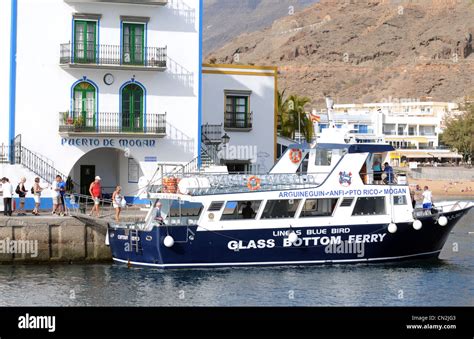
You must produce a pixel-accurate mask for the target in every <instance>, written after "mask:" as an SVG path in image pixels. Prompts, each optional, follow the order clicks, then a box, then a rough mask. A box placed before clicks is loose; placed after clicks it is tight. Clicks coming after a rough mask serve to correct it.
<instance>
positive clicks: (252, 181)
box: [247, 175, 261, 191]
mask: <svg viewBox="0 0 474 339" xmlns="http://www.w3.org/2000/svg"><path fill="white" fill-rule="evenodd" d="M260 182H261V180H260V178H258V177H257V176H255V175H254V176H251V177H250V178H249V180H248V181H247V187H248V188H249V190H251V191H256V190H258V189H260Z"/></svg>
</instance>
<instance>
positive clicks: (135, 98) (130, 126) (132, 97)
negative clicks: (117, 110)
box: [122, 83, 144, 132]
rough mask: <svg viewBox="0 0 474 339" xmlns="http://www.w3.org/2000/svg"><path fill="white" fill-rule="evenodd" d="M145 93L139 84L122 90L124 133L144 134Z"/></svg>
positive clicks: (130, 85) (129, 85)
mask: <svg viewBox="0 0 474 339" xmlns="http://www.w3.org/2000/svg"><path fill="white" fill-rule="evenodd" d="M143 115H144V91H143V88H141V87H140V86H139V85H137V84H133V83H132V84H128V85H127V86H125V87H124V88H123V89H122V131H123V132H143V121H144V117H143Z"/></svg>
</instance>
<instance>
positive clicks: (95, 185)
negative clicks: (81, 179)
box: [89, 176, 102, 217]
mask: <svg viewBox="0 0 474 339" xmlns="http://www.w3.org/2000/svg"><path fill="white" fill-rule="evenodd" d="M100 181H101V179H100V177H99V176H96V177H95V180H94V181H93V182H92V183H91V185H90V186H89V193H90V195H91V197H92V200H93V201H94V206H93V207H92V210H91V212H90V213H89V215H90V216H92V215H93V214H94V211H95V215H96V217H99V216H100V211H99V206H100V197H101V196H102V186H101V185H100Z"/></svg>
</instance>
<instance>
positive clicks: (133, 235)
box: [130, 229, 143, 253]
mask: <svg viewBox="0 0 474 339" xmlns="http://www.w3.org/2000/svg"><path fill="white" fill-rule="evenodd" d="M130 250H131V251H134V252H137V253H138V252H142V250H143V248H142V244H141V241H140V235H139V234H138V230H135V229H131V230H130Z"/></svg>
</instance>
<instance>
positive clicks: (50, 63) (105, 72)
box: [0, 0, 276, 202]
mask: <svg viewBox="0 0 474 339" xmlns="http://www.w3.org/2000/svg"><path fill="white" fill-rule="evenodd" d="M0 6H1V10H0V28H1V30H0V38H1V39H0V41H1V44H2V48H3V50H4V51H10V55H9V56H8V54H7V55H6V53H4V55H5V56H6V58H2V59H0V76H1V78H0V79H1V80H0V89H2V91H1V94H0V112H2V124H0V145H3V146H2V147H1V148H0V177H3V176H7V177H9V178H10V179H11V180H12V182H13V183H14V184H16V181H17V180H18V178H19V177H20V176H25V177H27V186H28V187H29V186H31V185H32V183H33V180H34V177H36V176H40V177H41V178H42V179H43V180H44V181H46V182H51V180H52V178H53V177H54V176H55V175H56V174H58V173H59V174H62V175H63V176H65V177H66V176H70V177H71V179H72V180H73V182H74V183H75V190H76V192H80V193H87V190H88V186H89V184H90V182H92V180H93V178H94V177H95V176H96V175H99V176H101V177H102V186H103V191H104V193H109V194H110V193H111V192H112V191H113V189H114V187H115V186H116V185H121V186H122V188H123V192H124V193H125V195H126V196H127V198H128V200H129V201H135V202H139V201H140V199H138V198H137V193H138V192H139V190H140V185H141V184H139V181H140V182H141V183H143V182H144V181H147V180H148V181H150V180H151V179H152V178H153V175H154V174H155V171H156V169H157V168H158V167H159V164H163V163H180V164H187V163H189V162H196V163H198V164H205V163H206V161H207V160H208V159H207V157H208V155H209V154H208V153H209V152H208V150H210V149H213V148H214V146H215V147H217V142H216V141H214V143H213V145H211V146H212V147H210V146H209V145H207V143H203V142H202V138H201V134H204V133H201V132H205V131H204V129H205V128H206V127H202V128H201V126H202V125H207V126H209V125H222V126H223V128H222V132H223V133H227V135H228V136H230V143H229V145H227V147H226V149H225V150H226V152H223V153H222V154H221V155H223V157H224V158H226V160H225V161H224V163H225V164H227V165H229V166H230V169H231V170H232V169H240V167H239V166H240V165H241V164H246V165H245V167H244V168H245V170H255V169H256V168H257V169H258V168H259V167H258V166H260V169H269V168H270V167H271V166H272V165H273V160H274V148H275V146H274V145H275V139H274V135H275V133H274V116H275V114H274V101H275V94H274V92H275V86H276V70H275V69H273V68H271V69H270V68H262V69H261V70H259V69H257V67H254V68H252V67H250V68H245V67H243V68H242V69H239V68H235V67H233V66H225V67H223V66H222V65H221V66H220V67H214V66H210V65H207V66H206V67H204V68H205V69H204V71H203V66H202V8H203V1H202V0H199V1H197V0H145V1H143V0H142V1H138V0H115V1H114V0H9V1H6V0H5V1H2V2H1V4H0ZM244 73H245V74H244ZM203 90H206V93H203ZM236 96H237V97H244V98H247V99H244V101H245V100H246V106H245V109H244V112H241V111H240V109H241V108H240V106H239V105H240V102H239V100H241V99H239V98H236ZM227 100H234V101H233V102H234V104H233V106H232V105H229V109H228V110H227V108H226V101H227ZM241 113H244V114H243V115H242V114H241ZM242 117H243V118H244V119H243V120H240V119H241V118H242ZM229 123H230V125H229ZM242 123H243V125H242ZM257 131H258V132H257ZM203 138H204V137H203ZM263 139H265V140H264V141H263ZM248 145H252V146H256V148H255V149H256V150H257V157H256V158H255V157H254V154H253V153H251V154H250V155H248V154H247V155H245V154H240V153H239V154H236V156H235V157H234V156H232V155H233V154H234V153H232V150H233V149H234V146H235V147H237V146H247V148H249V149H250V147H248ZM237 148H238V147H237ZM237 148H236V149H237ZM253 150H254V148H252V151H253ZM228 155H230V157H229V156H228ZM212 160H215V159H212ZM251 160H256V162H255V163H252V164H251ZM250 164H251V165H250ZM155 178H156V177H155ZM47 196H48V193H47V194H45V195H44V197H47ZM49 200H50V199H48V201H49Z"/></svg>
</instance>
